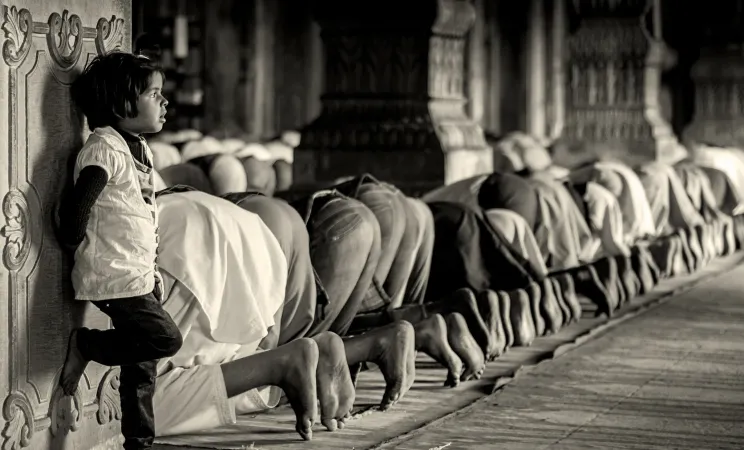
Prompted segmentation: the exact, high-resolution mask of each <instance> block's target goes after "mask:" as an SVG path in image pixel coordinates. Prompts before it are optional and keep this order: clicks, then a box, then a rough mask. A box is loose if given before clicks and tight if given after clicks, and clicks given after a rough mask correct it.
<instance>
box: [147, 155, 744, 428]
mask: <svg viewBox="0 0 744 450" xmlns="http://www.w3.org/2000/svg"><path fill="white" fill-rule="evenodd" d="M519 152H520V151H519V150H514V151H513V152H512V153H513V154H511V155H510V158H511V159H512V160H517V159H520V161H519V164H517V166H518V169H519V170H518V171H511V172H510V171H508V170H504V171H497V172H494V173H491V174H486V175H482V176H477V177H473V178H470V179H467V180H462V181H460V182H456V183H454V184H451V185H447V186H443V187H441V188H438V189H436V190H434V191H432V192H429V193H427V194H426V195H424V196H423V197H422V198H412V197H409V196H406V195H404V194H403V193H402V192H401V191H400V190H398V189H397V188H396V187H395V186H392V185H390V184H388V183H385V182H382V181H379V180H377V179H375V178H374V177H373V176H371V175H368V174H363V175H360V176H356V177H353V178H350V179H347V180H343V181H340V182H339V183H338V184H336V185H334V186H329V187H328V188H327V189H323V190H319V191H317V192H315V193H313V194H312V195H309V196H306V197H302V198H296V199H290V198H289V197H287V200H283V199H279V198H271V197H268V196H266V195H264V194H262V193H260V192H237V193H236V192H232V193H228V194H224V195H222V196H215V195H212V194H209V193H206V192H201V191H199V190H198V189H196V188H195V187H193V186H184V185H175V186H169V187H166V186H165V185H163V186H161V188H162V189H161V190H159V192H158V201H157V203H158V208H159V227H160V254H159V260H158V261H159V267H160V270H161V272H162V277H163V281H164V285H165V288H164V292H165V295H164V298H165V300H164V304H163V305H164V308H165V310H166V311H167V312H168V313H169V314H170V316H171V317H172V318H173V319H174V322H175V323H176V324H177V326H178V328H179V330H180V332H181V334H182V336H183V345H182V347H181V349H180V350H179V351H178V352H177V353H176V354H175V355H174V356H172V357H169V358H166V359H163V360H161V361H160V362H159V364H158V372H157V373H158V377H157V382H156V393H155V423H156V431H157V434H158V435H159V436H168V435H177V434H185V433H190V432H195V431H198V430H204V429H209V428H212V427H217V426H220V425H223V424H228V423H231V422H234V420H235V415H236V414H243V413H249V412H256V411H261V410H266V409H269V408H272V407H274V406H276V405H277V404H278V402H279V400H280V397H281V393H282V391H283V392H284V394H285V395H286V396H287V397H288V399H289V401H290V404H291V406H292V408H293V409H294V411H295V413H296V416H297V427H296V430H297V431H298V432H299V433H300V434H301V435H302V436H303V437H304V438H309V437H310V436H311V434H312V426H313V424H314V423H315V422H316V419H318V416H319V419H320V422H322V424H323V425H324V426H325V427H326V428H327V429H329V430H334V429H336V428H337V427H342V426H343V425H344V421H345V419H346V418H347V417H348V416H349V414H350V411H351V408H352V406H353V402H354V384H353V376H354V375H355V374H356V373H358V372H357V368H358V367H360V365H361V364H363V363H365V362H372V363H375V364H376V365H377V366H378V367H379V368H380V373H381V376H382V377H383V378H384V380H385V386H386V387H385V391H384V393H382V398H381V403H380V407H381V409H383V410H385V409H388V408H390V407H391V406H393V405H394V404H395V403H396V402H398V401H399V400H400V399H401V398H402V397H403V396H404V395H405V394H406V393H407V391H408V390H409V388H410V387H411V385H412V384H413V383H414V378H415V355H416V352H417V351H422V352H424V353H426V354H428V355H430V356H431V357H432V358H433V359H434V360H436V361H437V362H439V363H441V364H442V365H443V366H444V367H446V368H447V371H448V373H447V377H446V380H443V381H444V383H445V384H446V385H448V386H456V385H458V384H459V383H461V382H465V381H468V380H471V379H477V378H479V377H481V375H482V374H483V371H484V369H485V366H486V363H487V362H488V361H491V360H493V359H495V358H497V357H499V356H500V355H501V354H503V352H505V351H507V350H508V349H509V348H510V347H513V346H527V345H530V344H531V342H532V341H533V340H534V339H535V338H537V337H539V336H544V335H547V334H550V333H556V332H557V331H559V330H560V329H561V328H562V327H564V326H566V325H567V324H570V323H572V322H575V321H577V320H578V319H579V318H580V317H581V316H582V314H583V313H590V314H596V315H600V314H606V315H611V314H612V313H613V312H614V311H615V310H617V309H618V308H619V307H621V306H622V305H624V304H626V303H627V302H630V301H631V300H632V299H633V298H634V297H636V296H638V295H641V294H644V293H645V292H648V291H649V290H651V289H653V288H654V286H655V285H656V284H657V283H658V282H659V280H661V279H663V278H665V277H670V276H674V275H677V274H680V273H685V272H692V271H695V270H697V269H699V268H700V267H702V266H703V265H704V264H705V263H706V262H708V261H710V260H711V259H712V258H714V257H717V256H721V255H726V254H729V253H731V252H733V251H734V250H735V249H736V248H737V246H738V245H740V243H741V240H742V232H741V228H742V226H741V221H740V219H739V218H738V216H737V213H738V208H739V205H738V204H734V203H736V202H734V201H732V200H731V199H734V198H736V195H737V193H736V192H735V191H736V189H735V186H734V184H733V183H732V182H731V178H730V177H729V176H728V175H726V173H724V172H721V171H717V170H713V169H711V168H710V167H709V166H703V165H700V164H695V163H692V162H689V161H688V162H684V163H679V164H677V165H675V166H670V165H663V164H659V163H654V164H649V165H646V166H644V167H642V168H639V169H637V170H633V169H631V168H630V167H628V166H626V165H623V164H620V163H617V162H608V161H592V162H588V163H586V164H583V165H582V166H580V167H577V168H575V169H573V170H570V171H568V170H559V168H556V167H555V166H552V165H551V164H547V165H544V167H541V168H539V169H538V168H537V167H536V166H535V165H534V164H532V162H534V161H530V159H531V157H527V155H525V154H523V155H520V154H519ZM543 156H545V155H543ZM547 157H548V159H549V155H547ZM543 159H544V158H543ZM709 169H711V170H709ZM719 175H720V177H721V178H720V179H719V178H716V177H718V176H719ZM714 178H715V181H714ZM713 185H715V186H716V187H715V188H714V187H713ZM721 186H723V188H722V190H721V192H716V189H718V188H719V187H721ZM188 255H191V256H188ZM582 298H583V299H585V301H583V302H581V301H580V299H582ZM582 303H586V304H592V305H594V307H587V308H586V309H585V308H583V307H582ZM318 404H319V409H320V411H318Z"/></svg>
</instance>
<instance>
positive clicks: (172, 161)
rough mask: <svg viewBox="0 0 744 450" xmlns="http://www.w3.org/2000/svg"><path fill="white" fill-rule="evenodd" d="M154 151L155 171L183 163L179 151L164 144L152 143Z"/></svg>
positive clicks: (151, 146) (151, 148) (151, 147)
mask: <svg viewBox="0 0 744 450" xmlns="http://www.w3.org/2000/svg"><path fill="white" fill-rule="evenodd" d="M149 146H150V150H152V156H153V165H154V166H155V170H163V169H165V168H166V167H168V166H173V165H176V164H179V163H180V162H181V153H179V152H178V149H177V148H176V147H174V146H172V145H170V144H166V143H164V142H157V141H156V142H151V143H150V144H149Z"/></svg>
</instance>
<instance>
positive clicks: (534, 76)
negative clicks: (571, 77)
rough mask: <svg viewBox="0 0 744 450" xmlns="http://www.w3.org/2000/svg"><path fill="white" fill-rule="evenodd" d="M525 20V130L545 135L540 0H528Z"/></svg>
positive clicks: (543, 61) (542, 15) (543, 41)
mask: <svg viewBox="0 0 744 450" xmlns="http://www.w3.org/2000/svg"><path fill="white" fill-rule="evenodd" d="M528 11H529V13H528V14H529V15H528V19H527V46H526V51H527V61H526V62H527V64H526V69H527V70H526V73H525V75H526V76H527V130H526V131H527V132H528V133H530V134H532V135H533V136H539V137H545V135H546V131H547V130H546V119H547V117H546V112H547V111H546V107H547V98H546V88H547V71H546V70H545V69H546V62H547V61H546V44H547V42H546V30H545V3H544V0H531V1H530V6H529V10H528Z"/></svg>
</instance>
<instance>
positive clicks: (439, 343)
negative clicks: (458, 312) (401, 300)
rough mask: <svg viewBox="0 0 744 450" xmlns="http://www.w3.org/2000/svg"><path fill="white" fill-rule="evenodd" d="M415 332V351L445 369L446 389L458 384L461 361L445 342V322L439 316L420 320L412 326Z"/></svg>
mask: <svg viewBox="0 0 744 450" xmlns="http://www.w3.org/2000/svg"><path fill="white" fill-rule="evenodd" d="M413 328H414V329H415V330H416V349H417V350H420V351H422V352H424V353H426V354H427V355H429V356H430V357H431V358H432V359H434V361H436V362H437V363H439V364H441V365H442V366H444V367H445V368H446V369H447V379H446V381H445V383H444V385H445V386H447V387H455V386H457V385H458V384H460V375H461V374H462V361H460V358H459V357H458V356H457V354H456V353H455V351H454V350H452V347H451V346H450V344H449V341H448V340H447V322H446V321H445V320H444V317H443V316H442V315H441V314H434V315H433V316H431V317H429V318H427V319H424V320H422V321H421V322H419V323H417V324H416V325H414V326H413Z"/></svg>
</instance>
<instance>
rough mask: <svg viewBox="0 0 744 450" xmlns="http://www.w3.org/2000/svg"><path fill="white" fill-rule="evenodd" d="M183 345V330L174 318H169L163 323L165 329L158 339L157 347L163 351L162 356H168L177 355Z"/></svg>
mask: <svg viewBox="0 0 744 450" xmlns="http://www.w3.org/2000/svg"><path fill="white" fill-rule="evenodd" d="M168 319H170V317H169V318H168ZM182 345H183V337H182V336H181V332H180V331H179V330H178V327H177V326H176V324H175V323H174V322H173V321H172V320H168V321H167V322H165V323H164V324H163V329H162V330H161V332H160V334H159V336H158V339H157V347H158V349H159V351H160V352H161V353H162V354H161V356H160V357H161V358H167V357H170V356H173V355H175V354H176V353H178V351H179V350H180V349H181V346H182Z"/></svg>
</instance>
